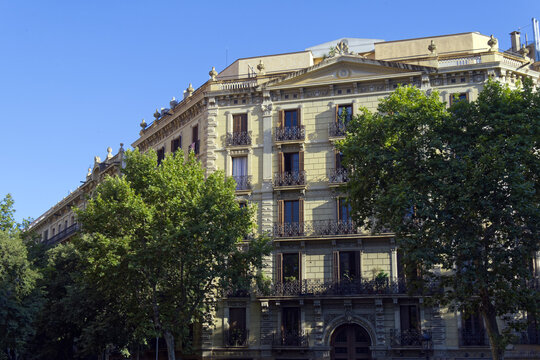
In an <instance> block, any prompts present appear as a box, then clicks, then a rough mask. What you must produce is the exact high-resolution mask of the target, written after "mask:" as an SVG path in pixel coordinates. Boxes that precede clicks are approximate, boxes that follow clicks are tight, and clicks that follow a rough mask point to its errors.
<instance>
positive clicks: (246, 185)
mask: <svg viewBox="0 0 540 360" xmlns="http://www.w3.org/2000/svg"><path fill="white" fill-rule="evenodd" d="M233 178H234V180H235V181H236V190H251V175H242V176H236V175H233Z"/></svg>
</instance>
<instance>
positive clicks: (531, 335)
mask: <svg viewBox="0 0 540 360" xmlns="http://www.w3.org/2000/svg"><path fill="white" fill-rule="evenodd" d="M515 343H516V344H521V345H540V329H536V328H533V327H531V329H530V330H529V331H522V332H520V333H518V334H517V335H516V339H515Z"/></svg>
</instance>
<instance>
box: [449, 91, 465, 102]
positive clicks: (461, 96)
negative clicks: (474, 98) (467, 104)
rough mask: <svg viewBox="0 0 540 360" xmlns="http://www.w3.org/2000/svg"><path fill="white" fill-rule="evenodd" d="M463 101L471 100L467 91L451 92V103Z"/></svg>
mask: <svg viewBox="0 0 540 360" xmlns="http://www.w3.org/2000/svg"><path fill="white" fill-rule="evenodd" d="M461 101H469V95H468V94H467V93H466V92H463V93H454V94H450V105H453V104H456V103H458V102H461Z"/></svg>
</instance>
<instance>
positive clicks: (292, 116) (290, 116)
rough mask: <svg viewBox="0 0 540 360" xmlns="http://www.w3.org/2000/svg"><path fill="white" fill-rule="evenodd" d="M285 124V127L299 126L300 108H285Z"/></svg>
mask: <svg viewBox="0 0 540 360" xmlns="http://www.w3.org/2000/svg"><path fill="white" fill-rule="evenodd" d="M284 117H285V124H284V127H286V128H292V127H297V126H298V110H285V115H284Z"/></svg>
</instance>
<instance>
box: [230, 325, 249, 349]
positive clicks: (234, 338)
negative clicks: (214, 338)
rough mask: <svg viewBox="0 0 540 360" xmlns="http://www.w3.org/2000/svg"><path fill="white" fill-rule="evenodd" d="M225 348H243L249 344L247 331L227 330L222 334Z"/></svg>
mask: <svg viewBox="0 0 540 360" xmlns="http://www.w3.org/2000/svg"><path fill="white" fill-rule="evenodd" d="M224 336H225V339H224V342H225V346H231V347H244V346H248V344H249V330H247V329H228V330H225V332H224Z"/></svg>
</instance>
